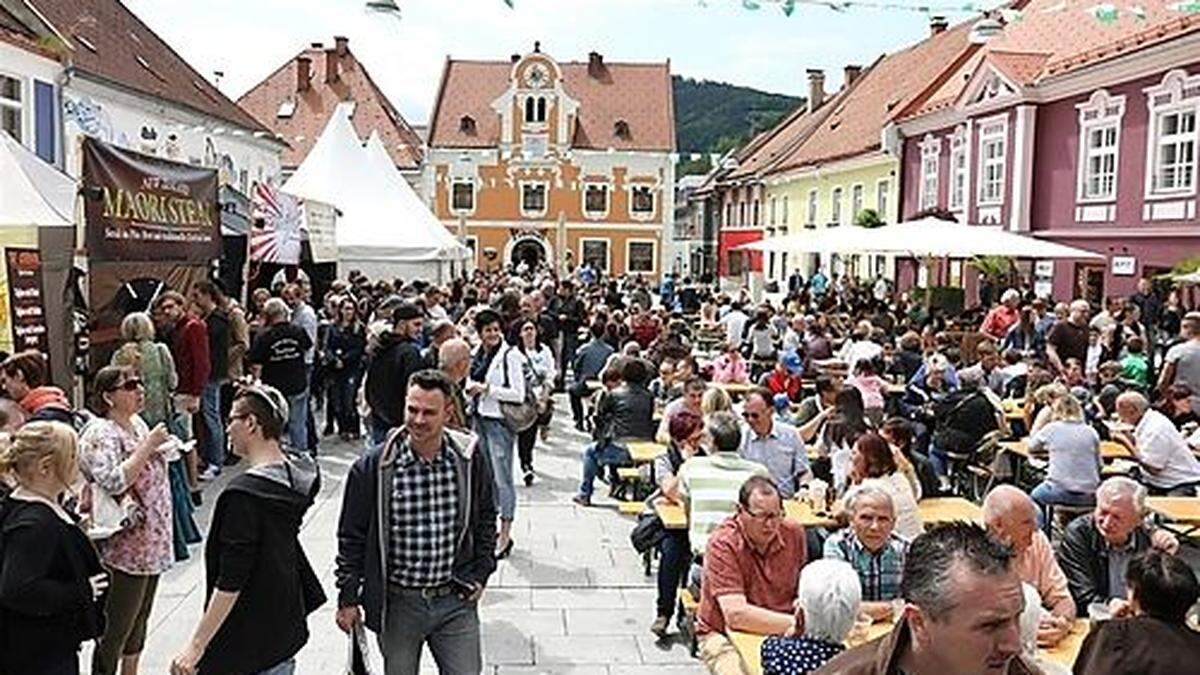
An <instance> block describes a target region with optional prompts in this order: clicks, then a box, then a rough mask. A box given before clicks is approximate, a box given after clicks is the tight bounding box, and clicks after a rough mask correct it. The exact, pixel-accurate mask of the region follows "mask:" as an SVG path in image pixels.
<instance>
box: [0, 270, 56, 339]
mask: <svg viewBox="0 0 1200 675" xmlns="http://www.w3.org/2000/svg"><path fill="white" fill-rule="evenodd" d="M4 262H5V271H6V272H7V274H8V307H9V312H10V313H9V321H10V322H11V323H10V325H11V326H12V336H13V352H14V353H16V352H21V351H24V350H26V349H36V350H37V351H39V352H41V353H42V354H45V355H46V358H47V360H48V359H49V358H50V338H49V335H48V333H47V327H46V311H45V302H44V301H43V299H42V256H41V254H39V253H38V251H37V249H34V248H6V249H4Z"/></svg>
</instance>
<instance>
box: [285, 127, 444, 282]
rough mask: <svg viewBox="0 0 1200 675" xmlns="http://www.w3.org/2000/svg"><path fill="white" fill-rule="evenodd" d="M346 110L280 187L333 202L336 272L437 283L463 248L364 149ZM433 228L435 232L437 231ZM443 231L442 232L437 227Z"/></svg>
mask: <svg viewBox="0 0 1200 675" xmlns="http://www.w3.org/2000/svg"><path fill="white" fill-rule="evenodd" d="M350 110H351V108H350V107H349V105H348V104H345V103H343V104H340V105H339V106H338V107H337V109H336V110H335V111H334V113H333V115H332V116H331V117H330V119H329V122H328V124H326V125H325V130H324V131H322V132H321V137H320V138H318V139H317V142H316V144H314V145H313V147H312V150H310V151H309V153H308V156H307V157H305V159H304V162H303V163H302V164H301V165H300V167H299V168H298V169H296V173H295V174H293V175H292V177H291V178H289V179H288V181H287V182H286V183H285V184H284V185H283V188H282V189H283V191H284V192H287V193H289V194H293V195H296V196H297V197H301V198H304V199H312V200H316V201H320V202H325V203H328V204H333V205H334V206H336V207H337V208H338V209H339V210H340V211H341V217H340V218H339V219H338V225H337V245H338V265H339V267H340V268H343V269H341V270H339V272H341V271H345V270H350V269H357V270H360V271H361V272H363V273H364V274H366V275H367V276H368V277H376V278H389V277H396V276H400V277H406V278H411V277H420V278H424V279H427V280H429V281H441V280H443V279H445V278H447V277H448V275H449V269H448V266H449V262H450V261H451V260H459V259H461V257H462V249H464V248H465V247H463V246H461V245H460V244H458V242H456V241H454V240H453V238H452V237H450V235H449V233H448V232H446V228H445V227H443V226H442V224H441V223H440V222H438V220H437V219H436V218H434V216H433V214H432V213H430V211H429V209H428V208H427V207H425V205H424V204H423V203H421V200H420V199H419V198H417V196H416V194H415V193H414V192H413V191H412V188H411V187H409V186H408V184H407V183H406V182H405V181H404V179H403V177H402V176H400V174H399V173H398V172H397V171H396V168H395V166H394V165H392V163H391V160H390V159H387V157H386V155H387V152H386V150H384V149H383V146H382V144H379V145H378V150H379V151H382V152H383V158H384V159H385V160H386V164H387V167H386V169H387V170H384V169H385V167H383V166H382V165H381V163H380V162H379V161H378V160H372V157H371V152H369V151H368V150H365V149H364V148H363V145H362V142H361V141H359V138H358V135H357V134H356V133H355V132H354V127H353V126H352V125H351V123H350V117H349V113H350ZM435 228H436V229H435ZM439 230H440V232H439Z"/></svg>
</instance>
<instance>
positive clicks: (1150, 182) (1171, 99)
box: [1143, 69, 1200, 199]
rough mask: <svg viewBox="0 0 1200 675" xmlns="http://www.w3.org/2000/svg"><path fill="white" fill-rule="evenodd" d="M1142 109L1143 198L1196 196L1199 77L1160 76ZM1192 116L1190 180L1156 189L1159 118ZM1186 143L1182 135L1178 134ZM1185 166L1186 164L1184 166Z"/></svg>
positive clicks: (1199, 154) (1199, 158) (1176, 73)
mask: <svg viewBox="0 0 1200 675" xmlns="http://www.w3.org/2000/svg"><path fill="white" fill-rule="evenodd" d="M1143 91H1145V92H1146V107H1147V108H1148V111H1149V116H1148V120H1147V124H1146V171H1145V173H1146V176H1145V197H1146V199H1169V198H1172V197H1181V196H1191V195H1195V194H1196V184H1197V176H1196V174H1197V171H1200V74H1196V75H1188V74H1187V73H1186V72H1185V71H1183V70H1178V69H1177V70H1172V71H1170V72H1168V73H1167V74H1166V75H1164V76H1163V80H1162V83H1161V84H1159V85H1156V86H1153V87H1147V88H1146V89H1144V90H1143ZM1188 112H1190V113H1192V115H1193V120H1194V123H1193V127H1194V128H1193V129H1192V132H1191V142H1192V165H1191V180H1190V181H1189V184H1187V185H1183V186H1176V187H1173V188H1167V189H1163V188H1159V187H1158V186H1157V182H1158V181H1157V176H1158V172H1159V171H1158V169H1159V167H1158V157H1159V153H1158V149H1159V145H1160V143H1161V142H1162V138H1161V137H1160V135H1159V133H1158V129H1159V126H1160V125H1159V119H1160V118H1161V117H1162V116H1163V115H1173V114H1179V113H1188ZM1180 136H1182V137H1183V138H1181V140H1187V138H1186V136H1185V135H1183V134H1180ZM1184 166H1186V165H1184Z"/></svg>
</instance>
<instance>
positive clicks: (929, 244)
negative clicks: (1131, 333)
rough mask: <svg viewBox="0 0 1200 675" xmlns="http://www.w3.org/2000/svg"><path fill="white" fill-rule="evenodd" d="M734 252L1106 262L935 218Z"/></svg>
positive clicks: (809, 235)
mask: <svg viewBox="0 0 1200 675" xmlns="http://www.w3.org/2000/svg"><path fill="white" fill-rule="evenodd" d="M738 248H741V249H748V250H755V251H784V252H801V253H875V254H892V255H908V256H912V257H915V258H921V257H926V256H931V257H935V258H970V257H973V256H978V255H1001V256H1009V257H1013V258H1039V259H1045V258H1075V259H1089V260H1103V259H1104V256H1102V255H1100V254H1098V253H1093V252H1092V251H1088V250H1085V249H1081V248H1075V247H1073V246H1065V245H1063V244H1056V243H1054V242H1052V241H1046V240H1044V239H1036V238H1034V237H1030V236H1026V235H1021V234H1014V233H1012V232H1006V231H1004V230H1002V229H1000V228H997V227H988V226H982V225H965V224H962V223H956V222H950V221H945V220H941V219H938V218H922V219H920V220H909V221H905V222H903V223H896V224H895V225H884V226H883V227H877V228H872V229H868V228H863V227H856V226H848V227H833V228H826V229H819V230H815V231H814V230H805V231H803V232H798V233H796V234H790V235H787V236H784V237H775V238H773V239H763V240H761V241H756V242H752V243H750V244H743V245H742V246H739V247H738Z"/></svg>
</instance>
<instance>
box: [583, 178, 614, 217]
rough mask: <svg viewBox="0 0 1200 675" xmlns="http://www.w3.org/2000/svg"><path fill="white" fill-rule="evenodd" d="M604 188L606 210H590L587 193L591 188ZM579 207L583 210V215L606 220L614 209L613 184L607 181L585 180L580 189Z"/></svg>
mask: <svg viewBox="0 0 1200 675" xmlns="http://www.w3.org/2000/svg"><path fill="white" fill-rule="evenodd" d="M595 187H601V188H604V210H603V211H590V210H588V205H587V193H588V190H589V189H590V188H595ZM579 208H580V209H582V211H583V217H584V218H587V219H588V220H604V219H605V218H607V217H608V214H609V211H610V210H612V185H610V184H609V183H608V182H607V181H598V180H585V181H583V189H582V190H580V191H579Z"/></svg>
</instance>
